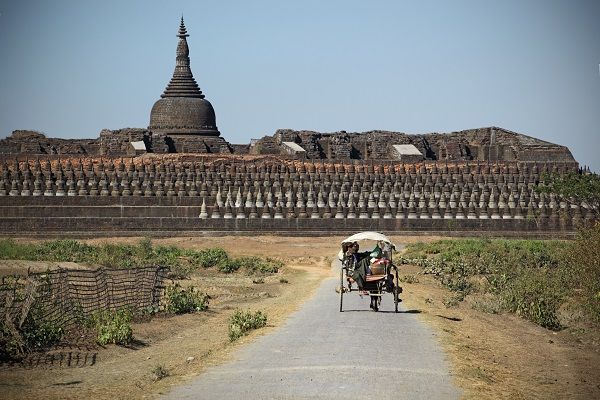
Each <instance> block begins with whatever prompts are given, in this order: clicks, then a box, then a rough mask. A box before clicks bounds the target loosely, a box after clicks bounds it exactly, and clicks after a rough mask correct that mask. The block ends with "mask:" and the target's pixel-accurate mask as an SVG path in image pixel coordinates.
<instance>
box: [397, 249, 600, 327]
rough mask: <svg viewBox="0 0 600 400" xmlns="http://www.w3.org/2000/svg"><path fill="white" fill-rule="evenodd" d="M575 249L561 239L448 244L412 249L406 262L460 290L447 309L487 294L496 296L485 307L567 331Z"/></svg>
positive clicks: (451, 299) (448, 302)
mask: <svg viewBox="0 0 600 400" xmlns="http://www.w3.org/2000/svg"><path fill="white" fill-rule="evenodd" d="M588 245H589V244H588ZM569 248H570V244H569V243H567V242H561V241H541V240H504V239H494V240H490V239H460V240H442V241H438V242H434V243H427V244H418V245H411V246H409V247H408V249H407V251H406V252H405V254H404V255H403V258H402V259H400V262H401V263H413V264H416V265H419V266H421V267H422V268H423V273H427V274H432V275H434V276H435V277H436V278H437V279H438V280H439V281H440V282H441V283H442V284H443V285H444V286H446V287H447V288H448V289H449V290H451V291H454V292H456V293H457V294H456V295H454V296H452V297H451V298H450V299H448V301H446V302H445V303H447V304H446V305H447V306H454V305H456V304H458V302H460V301H462V300H463V299H464V297H465V296H466V295H467V294H469V293H473V292H477V291H482V292H483V293H489V294H490V295H492V296H493V298H492V299H488V301H487V303H489V304H487V303H486V304H481V305H480V306H481V308H483V309H490V310H491V309H493V310H494V312H499V308H502V309H503V310H505V311H509V312H513V313H516V314H518V315H520V316H522V317H524V318H526V319H528V320H530V321H533V322H534V323H536V324H538V325H540V326H543V327H545V328H548V329H553V330H556V329H560V327H561V325H560V321H559V319H558V315H557V313H558V308H559V307H560V305H561V303H562V302H563V301H564V299H565V298H566V296H568V290H567V287H568V285H565V282H566V281H567V279H566V278H565V276H564V275H565V272H566V270H567V268H566V265H567V264H566V261H565V260H566V258H565V253H566V252H567V250H568V249H569ZM599 272H600V271H599ZM588 276H589V275H588ZM596 276H597V275H596ZM474 277H475V278H474ZM476 277H483V278H485V279H483V282H484V284H483V286H482V287H475V286H474V285H473V284H472V280H473V279H476ZM569 290H572V289H569ZM488 305H493V307H488Z"/></svg>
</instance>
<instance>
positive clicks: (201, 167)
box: [0, 155, 592, 236]
mask: <svg viewBox="0 0 600 400" xmlns="http://www.w3.org/2000/svg"><path fill="white" fill-rule="evenodd" d="M0 168H1V177H0V216H2V218H1V220H0V233H3V234H7V235H16V234H19V235H47V234H55V235H61V234H63V235H64V234H69V233H77V234H81V235H114V234H133V235H142V234H144V235H163V234H168V235H173V234H184V233H190V232H197V233H200V232H213V233H216V232H220V233H239V234H252V233H253V232H256V231H260V232H261V233H267V232H271V233H282V232H283V233H287V234H315V233H323V234H324V233H332V232H335V233H351V232H355V231H359V230H378V231H384V232H396V233H398V232H408V231H410V232H430V233H431V232H438V233H444V234H458V235H461V234H463V235H464V234H472V232H473V231H480V232H484V233H485V232H487V234H493V235H504V236H510V235H519V236H523V235H533V236H548V235H551V236H555V235H560V236H565V235H570V234H571V233H572V232H573V231H574V230H575V229H576V228H577V227H578V226H579V225H581V224H588V223H591V218H592V215H591V213H587V212H586V209H585V208H582V207H567V205H566V204H564V203H560V202H558V201H557V199H556V198H554V196H553V195H550V196H547V195H544V194H538V193H537V192H536V191H535V187H536V186H537V185H539V184H540V183H542V182H543V179H544V178H543V176H544V173H546V172H565V171H567V170H572V166H571V165H570V164H569V163H565V164H564V165H561V164H557V163H554V164H552V165H551V166H548V165H547V164H542V165H540V164H536V163H503V164H483V163H477V164H473V163H471V164H468V163H450V164H446V163H434V162H428V163H421V164H391V163H388V164H385V163H364V162H361V163H340V164H333V163H322V162H317V163H314V162H310V161H308V162H302V161H297V160H283V159H278V158H269V157H265V158H260V157H257V158H251V157H248V158H239V157H238V158H233V157H223V156H221V157H212V158H211V157H203V158H200V157H198V156H193V155H189V156H174V155H173V156H166V157H158V156H154V157H151V156H145V157H137V158H132V159H125V160H123V159H99V158H86V159H85V160H83V161H79V160H72V159H67V160H58V159H53V160H51V159H44V160H41V161H40V160H35V161H24V160H21V161H16V160H3V161H1V164H0Z"/></svg>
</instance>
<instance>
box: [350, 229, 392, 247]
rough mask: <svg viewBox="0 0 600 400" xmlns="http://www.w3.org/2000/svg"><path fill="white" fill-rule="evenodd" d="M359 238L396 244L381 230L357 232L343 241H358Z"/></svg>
mask: <svg viewBox="0 0 600 400" xmlns="http://www.w3.org/2000/svg"><path fill="white" fill-rule="evenodd" d="M359 240H376V241H379V240H381V241H383V242H386V243H389V244H391V245H392V246H393V245H394V243H392V241H391V240H390V239H388V237H387V236H385V235H384V234H383V233H379V232H360V233H356V234H354V235H352V236H350V237H348V238H346V239H344V240H342V243H346V242H358V241H359Z"/></svg>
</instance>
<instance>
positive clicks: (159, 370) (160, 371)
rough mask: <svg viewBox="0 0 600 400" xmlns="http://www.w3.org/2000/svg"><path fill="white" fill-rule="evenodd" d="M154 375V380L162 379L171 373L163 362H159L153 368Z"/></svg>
mask: <svg viewBox="0 0 600 400" xmlns="http://www.w3.org/2000/svg"><path fill="white" fill-rule="evenodd" d="M152 375H154V381H160V380H161V379H164V378H166V377H167V376H169V375H170V374H169V370H168V369H167V368H165V366H164V365H163V364H157V365H155V366H154V368H152Z"/></svg>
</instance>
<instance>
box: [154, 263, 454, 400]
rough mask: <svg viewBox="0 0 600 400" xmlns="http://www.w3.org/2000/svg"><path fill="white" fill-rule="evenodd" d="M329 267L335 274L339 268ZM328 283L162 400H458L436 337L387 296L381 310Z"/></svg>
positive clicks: (367, 299)
mask: <svg viewBox="0 0 600 400" xmlns="http://www.w3.org/2000/svg"><path fill="white" fill-rule="evenodd" d="M338 265H339V264H334V266H333V267H334V268H339V267H338ZM337 282H338V279H335V278H329V279H326V280H325V281H324V282H323V284H322V285H321V286H320V287H319V289H318V290H317V292H316V294H315V295H314V296H313V298H312V299H311V300H309V301H308V302H307V303H306V304H305V305H304V306H303V307H302V308H301V309H300V310H299V311H297V312H296V313H294V314H293V315H292V316H290V318H289V319H288V321H287V322H286V323H285V325H284V326H283V327H281V328H280V329H278V330H276V331H275V332H273V333H272V334H269V335H266V336H263V337H260V338H258V339H257V340H256V341H255V342H253V343H251V344H249V345H248V346H247V347H245V348H244V349H243V350H241V351H240V352H239V353H238V354H237V356H236V357H235V358H234V360H232V361H231V362H229V363H228V364H224V365H221V366H218V367H214V368H210V369H208V370H207V371H206V372H205V373H203V374H202V375H200V376H198V377H197V378H195V379H193V380H192V381H190V382H188V383H187V384H185V385H184V386H179V387H177V388H175V389H174V390H173V391H172V392H170V393H169V394H168V395H167V396H166V397H165V398H167V399H211V400H212V399H245V400H249V399H428V400H429V399H455V398H458V397H459V391H458V390H457V389H456V388H455V387H454V386H453V385H452V383H451V378H450V376H449V373H448V365H447V364H446V362H445V361H444V359H443V355H442V352H441V350H440V348H439V346H438V344H437V343H436V341H435V340H434V337H433V332H432V331H431V330H430V329H429V328H428V327H426V326H425V325H423V323H421V322H419V321H418V320H417V316H416V315H415V314H414V311H413V312H411V310H405V309H402V310H401V312H400V313H398V314H396V313H394V312H393V310H394V302H393V298H392V295H386V296H384V297H383V300H382V302H381V309H380V312H377V313H376V312H372V311H370V309H369V298H368V297H364V298H362V299H361V298H360V297H359V296H358V294H357V293H354V292H353V293H351V294H350V295H346V296H344V312H343V313H340V312H339V295H338V294H337V293H335V291H334V288H335V286H336V284H337Z"/></svg>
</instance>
